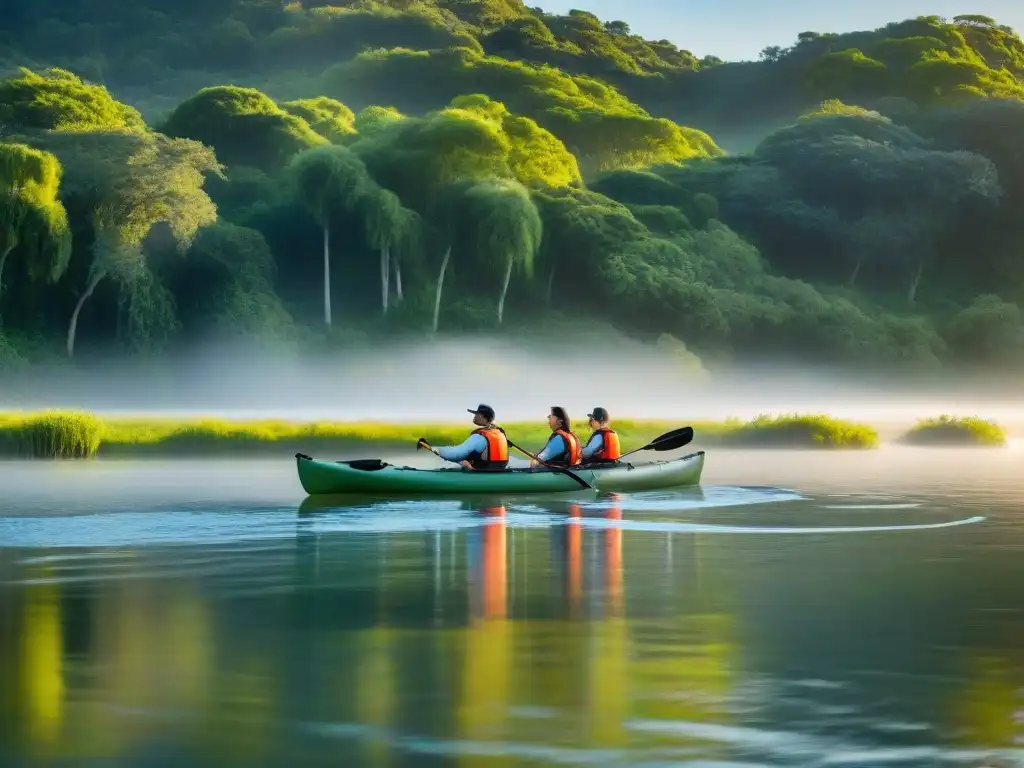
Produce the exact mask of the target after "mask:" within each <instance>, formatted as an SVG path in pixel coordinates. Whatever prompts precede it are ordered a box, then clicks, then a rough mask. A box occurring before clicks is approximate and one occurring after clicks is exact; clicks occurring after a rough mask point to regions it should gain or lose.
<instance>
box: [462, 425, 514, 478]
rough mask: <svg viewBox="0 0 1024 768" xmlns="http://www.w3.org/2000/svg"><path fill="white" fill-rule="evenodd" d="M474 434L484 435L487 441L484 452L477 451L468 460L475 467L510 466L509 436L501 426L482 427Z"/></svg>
mask: <svg viewBox="0 0 1024 768" xmlns="http://www.w3.org/2000/svg"><path fill="white" fill-rule="evenodd" d="M473 434H474V435H483V437H484V440H486V441H487V448H486V450H485V451H484V453H475V454H473V455H472V456H470V457H469V458H468V459H466V461H468V462H469V465H470V466H471V467H473V469H505V467H507V466H508V438H506V437H505V432H504V431H503V430H502V429H501V427H481V428H480V429H476V430H473Z"/></svg>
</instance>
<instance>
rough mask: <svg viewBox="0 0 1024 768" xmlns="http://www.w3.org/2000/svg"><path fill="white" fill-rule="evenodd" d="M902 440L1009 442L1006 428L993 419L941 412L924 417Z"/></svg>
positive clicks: (959, 443)
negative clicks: (961, 416)
mask: <svg viewBox="0 0 1024 768" xmlns="http://www.w3.org/2000/svg"><path fill="white" fill-rule="evenodd" d="M900 442H901V443H903V444H905V445H918V446H946V447H950V446H952V447H955V446H977V447H986V448H1001V447H1004V446H1005V445H1006V444H1007V436H1006V430H1004V429H1003V428H1002V427H1001V426H999V425H998V424H996V423H995V422H992V421H986V420H985V419H979V418H977V417H973V416H967V417H963V418H960V417H955V416H946V415H943V416H939V417H938V418H937V419H922V420H921V421H919V422H918V423H917V424H915V425H914V427H913V428H912V429H910V430H909V431H908V432H907V433H906V434H905V435H903V437H902V438H900Z"/></svg>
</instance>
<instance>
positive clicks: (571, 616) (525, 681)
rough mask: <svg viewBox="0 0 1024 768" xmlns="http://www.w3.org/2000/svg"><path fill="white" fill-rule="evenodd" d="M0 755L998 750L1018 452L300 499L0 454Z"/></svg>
mask: <svg viewBox="0 0 1024 768" xmlns="http://www.w3.org/2000/svg"><path fill="white" fill-rule="evenodd" d="M0 489H2V493H0V765H2V766H4V767H5V768H6V767H7V766H37V765H38V766H44V765H45V766H49V765H61V766H64V765H68V766H77V765H82V766H85V765H88V766H100V765H102V766H109V765H135V766H147V767H148V766H168V767H170V766H186V765H188V766H200V765H202V766H206V765H209V766H214V765H217V766H220V765H254V766H271V765H274V766H297V765H314V764H315V765H331V766H338V765H344V766H454V765H459V766H513V765H515V766H518V765H523V766H574V765H580V766H584V765H586V766H645V767H647V768H655V767H660V766H700V767H703V768H711V767H712V766H714V767H715V768H727V767H728V768H737V767H739V766H858V767H860V766H863V767H864V768H869V767H870V766H927V767H931V766H937V767H938V766H946V765H950V766H975V767H976V768H981V767H982V766H986V767H988V768H992V767H994V766H1022V765H1024V451H1021V450H1020V449H1019V448H1011V449H1008V450H995V451H985V450H983V451H969V452H959V451H946V450H923V449H918V450H914V449H902V448H883V449H882V450H880V451H877V452H870V453H864V454H858V453H817V452H806V453H804V452H771V453H766V452H735V451H712V452H710V453H709V456H708V464H707V468H706V474H705V483H704V485H703V487H702V488H700V489H692V490H680V491H677V492H661V493H648V494H636V495H630V496H620V497H607V498H597V499H595V498H594V497H591V496H586V495H583V496H580V497H576V496H569V497H561V498H558V497H551V498H545V499H536V500H530V499H522V498H520V499H514V498H493V499H487V498H483V499H470V500H462V501H460V500H452V501H416V500H410V501H390V502H374V501H372V500H368V499H362V500H360V499H355V500H352V501H351V503H349V504H347V505H345V506H333V507H330V506H328V507H326V508H324V507H311V506H309V505H308V504H302V500H303V496H304V494H303V493H302V491H301V489H300V488H299V486H298V483H297V481H296V480H295V477H294V467H293V464H292V463H291V461H289V460H287V459H286V460H283V461H267V460H258V461H246V462H239V461H233V460H222V461H211V462H200V461H169V462H163V461H160V462H156V461H152V462H113V461H109V462H93V463H82V464H51V463H34V464H33V463H5V464H0Z"/></svg>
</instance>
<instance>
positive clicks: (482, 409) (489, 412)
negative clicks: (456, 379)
mask: <svg viewBox="0 0 1024 768" xmlns="http://www.w3.org/2000/svg"><path fill="white" fill-rule="evenodd" d="M466 410H467V411H469V412H470V413H479V414H480V415H481V416H483V417H484V418H485V419H487V420H488V421H494V409H493V408H491V406H489V405H484V404H483V403H480V405H478V406H477V407H476V408H467V409H466Z"/></svg>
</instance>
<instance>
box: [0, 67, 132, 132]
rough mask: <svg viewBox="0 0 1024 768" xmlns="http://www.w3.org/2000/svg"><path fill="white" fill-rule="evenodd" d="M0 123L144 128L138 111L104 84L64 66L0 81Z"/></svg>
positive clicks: (58, 127)
mask: <svg viewBox="0 0 1024 768" xmlns="http://www.w3.org/2000/svg"><path fill="white" fill-rule="evenodd" d="M0 125H5V126H8V127H10V128H14V129H21V130H25V129H29V130H32V129H35V130H52V129H56V130H92V129H97V128H100V129H107V128H120V129H128V130H143V129H144V128H145V123H144V122H143V119H142V116H141V115H140V114H139V112H138V110H136V109H135V108H133V107H130V106H128V105H127V104H122V103H121V102H119V101H117V100H115V99H114V97H113V96H111V95H110V93H109V92H108V91H107V89H106V88H104V87H103V86H100V85H93V84H92V83H88V82H86V81H84V80H82V79H81V78H80V77H78V76H77V75H75V74H73V73H71V72H68V71H66V70H63V69H47V70H44V71H43V72H33V71H32V70H29V69H25V68H22V69H21V70H20V71H19V74H17V75H15V76H13V77H10V78H7V79H6V80H0Z"/></svg>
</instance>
